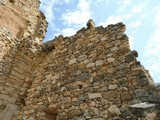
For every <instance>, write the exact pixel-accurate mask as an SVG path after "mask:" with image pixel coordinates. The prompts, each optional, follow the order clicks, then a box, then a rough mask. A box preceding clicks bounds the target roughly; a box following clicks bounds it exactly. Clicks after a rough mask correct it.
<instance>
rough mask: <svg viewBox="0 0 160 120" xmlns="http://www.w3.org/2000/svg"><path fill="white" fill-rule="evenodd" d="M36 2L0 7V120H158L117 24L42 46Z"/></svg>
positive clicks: (145, 76) (153, 94) (148, 82)
mask: <svg viewBox="0 0 160 120" xmlns="http://www.w3.org/2000/svg"><path fill="white" fill-rule="evenodd" d="M39 4H40V3H39V1H38V0H32V1H31V0H0V16H1V19H0V120H159V118H160V116H159V114H160V111H159V108H160V107H159V103H160V97H159V96H160V94H159V93H160V92H159V91H160V89H159V88H160V87H156V85H155V83H154V81H153V80H152V77H151V76H150V74H149V72H148V71H147V70H145V68H144V67H143V66H142V65H141V63H140V62H139V61H137V59H136V57H138V53H137V52H136V51H134V50H133V51H132V50H131V49H130V46H129V42H128V40H129V38H128V37H127V35H126V34H125V33H124V32H125V30H126V27H125V25H124V24H123V23H121V22H120V23H117V24H115V25H108V26H107V27H105V28H104V27H102V26H98V27H96V26H95V24H94V22H93V20H92V19H90V20H89V21H88V22H87V21H86V22H87V27H86V28H85V27H84V28H82V29H80V30H79V31H77V33H76V34H75V35H74V36H71V37H63V36H62V35H59V36H58V37H56V38H55V39H54V40H51V41H48V42H46V43H43V42H42V41H43V38H44V37H45V33H46V28H47V22H46V20H45V16H44V15H43V13H42V12H40V11H39Z"/></svg>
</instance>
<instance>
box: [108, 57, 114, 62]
mask: <svg viewBox="0 0 160 120" xmlns="http://www.w3.org/2000/svg"><path fill="white" fill-rule="evenodd" d="M107 61H108V62H109V63H111V62H113V61H115V59H114V58H108V59H107Z"/></svg>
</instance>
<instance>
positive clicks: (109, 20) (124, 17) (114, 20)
mask: <svg viewBox="0 0 160 120" xmlns="http://www.w3.org/2000/svg"><path fill="white" fill-rule="evenodd" d="M131 17H132V16H131V15H130V14H126V15H119V16H113V15H112V16H109V17H108V18H107V19H106V20H105V21H104V22H101V23H100V25H103V26H104V27H106V26H107V25H109V24H116V23H118V22H123V21H124V20H127V19H129V18H131Z"/></svg>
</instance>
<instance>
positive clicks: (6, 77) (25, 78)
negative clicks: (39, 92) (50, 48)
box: [0, 0, 47, 120]
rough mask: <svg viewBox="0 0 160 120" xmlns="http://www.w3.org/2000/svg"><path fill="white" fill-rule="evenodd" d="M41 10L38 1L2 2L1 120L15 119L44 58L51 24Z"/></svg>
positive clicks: (5, 0)
mask: <svg viewBox="0 0 160 120" xmlns="http://www.w3.org/2000/svg"><path fill="white" fill-rule="evenodd" d="M38 8H39V1H37V0H34V1H30V0H25V1H23V0H1V1H0V15H1V19H0V120H11V119H12V117H13V114H14V112H15V111H17V110H20V109H21V108H22V107H23V106H24V98H26V92H27V90H28V89H29V88H30V86H31V83H32V80H33V78H34V76H33V74H32V71H33V69H34V68H35V66H37V64H38V63H39V62H40V61H41V59H42V58H43V52H42V39H43V37H44V35H45V31H46V26H47V22H46V20H45V17H44V15H43V14H42V13H41V12H40V11H39V10H38Z"/></svg>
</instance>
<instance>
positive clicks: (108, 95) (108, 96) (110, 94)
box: [102, 91, 118, 99]
mask: <svg viewBox="0 0 160 120" xmlns="http://www.w3.org/2000/svg"><path fill="white" fill-rule="evenodd" d="M102 96H103V98H105V99H113V98H117V97H118V91H108V92H104V93H102Z"/></svg>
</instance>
